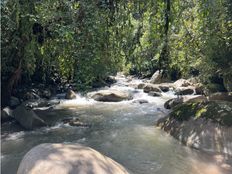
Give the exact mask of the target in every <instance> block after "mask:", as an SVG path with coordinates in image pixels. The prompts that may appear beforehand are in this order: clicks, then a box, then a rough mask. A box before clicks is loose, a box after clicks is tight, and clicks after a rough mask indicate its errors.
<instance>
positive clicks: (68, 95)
mask: <svg viewBox="0 0 232 174" xmlns="http://www.w3.org/2000/svg"><path fill="white" fill-rule="evenodd" d="M75 98H77V96H76V93H75V92H74V91H73V90H71V89H68V91H67V93H66V95H65V99H69V100H71V99H75Z"/></svg>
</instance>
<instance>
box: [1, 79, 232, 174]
mask: <svg viewBox="0 0 232 174" xmlns="http://www.w3.org/2000/svg"><path fill="white" fill-rule="evenodd" d="M117 80H118V81H117V83H116V84H114V85H113V86H112V87H111V88H115V89H118V90H123V91H128V92H130V93H132V94H133V96H134V99H133V100H131V101H123V102H118V103H111V102H105V103H104V102H96V101H93V100H91V99H87V98H86V97H80V98H78V99H75V100H69V101H68V100H61V103H60V104H59V105H57V106H56V107H55V108H54V109H52V110H49V111H41V112H40V115H41V114H42V116H43V117H47V118H50V119H49V120H50V123H51V124H52V125H53V126H51V127H49V128H40V129H37V130H34V131H24V130H22V129H21V128H20V127H19V126H18V125H17V123H15V122H11V123H7V124H3V125H2V132H1V138H2V142H1V145H2V146H1V147H2V149H1V151H2V153H1V171H2V174H14V173H16V171H17V168H18V165H19V162H20V160H21V159H22V157H23V155H25V153H26V152H27V151H29V150H30V149H31V148H32V147H34V146H36V145H38V144H41V143H80V144H83V145H86V146H90V147H92V148H94V149H96V150H98V151H100V152H101V153H103V154H105V155H107V156H109V157H111V158H112V159H114V160H116V161H117V162H119V163H120V164H122V165H123V166H124V167H126V168H127V169H128V170H129V171H130V172H131V173H133V174H229V173H230V174H231V173H232V170H231V168H230V166H229V164H224V162H223V161H220V156H219V157H217V156H213V155H210V154H206V153H202V152H199V151H197V150H193V149H190V148H188V147H185V146H183V145H181V144H180V143H179V142H178V141H176V140H175V139H174V138H172V137H171V136H169V135H168V134H166V133H165V132H163V131H162V130H160V129H158V128H156V127H155V126H154V125H155V123H156V121H157V120H158V119H159V118H161V117H164V116H165V115H166V114H167V113H168V110H165V109H164V108H163V104H164V102H165V101H166V100H168V99H169V98H172V97H173V94H172V92H169V93H166V94H164V96H163V97H150V96H148V95H147V94H145V93H143V92H142V90H138V89H134V88H133V87H130V86H132V85H133V84H136V83H139V82H140V81H139V80H132V81H131V82H128V79H126V78H124V77H123V76H118V77H117ZM137 99H145V100H147V101H148V102H149V103H144V104H139V103H133V101H135V100H137ZM40 109H41V110H42V109H44V108H40ZM67 117H69V118H70V117H74V118H79V119H80V120H81V121H82V122H85V123H88V124H90V125H91V126H90V127H72V126H69V125H68V124H64V123H62V121H61V120H62V119H64V118H67Z"/></svg>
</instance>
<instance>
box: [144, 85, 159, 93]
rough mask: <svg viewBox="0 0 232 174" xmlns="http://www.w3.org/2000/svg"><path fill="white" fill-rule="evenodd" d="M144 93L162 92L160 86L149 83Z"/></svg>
mask: <svg viewBox="0 0 232 174" xmlns="http://www.w3.org/2000/svg"><path fill="white" fill-rule="evenodd" d="M143 91H144V92H145V93H149V92H162V91H161V89H160V88H159V86H157V85H154V84H150V83H147V84H146V85H145V86H144V88H143Z"/></svg>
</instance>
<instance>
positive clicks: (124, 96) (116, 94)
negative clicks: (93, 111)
mask: <svg viewBox="0 0 232 174" xmlns="http://www.w3.org/2000/svg"><path fill="white" fill-rule="evenodd" d="M88 96H89V97H91V98H93V99H94V100H96V101H103V102H120V101H122V100H131V99H132V98H133V97H132V96H131V94H129V93H128V92H124V91H118V90H100V91H97V92H91V93H89V94H88Z"/></svg>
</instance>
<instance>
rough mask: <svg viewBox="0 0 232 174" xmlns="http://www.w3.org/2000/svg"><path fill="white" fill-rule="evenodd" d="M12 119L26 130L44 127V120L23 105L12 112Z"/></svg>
mask: <svg viewBox="0 0 232 174" xmlns="http://www.w3.org/2000/svg"><path fill="white" fill-rule="evenodd" d="M13 117H14V118H15V119H16V120H17V122H18V123H19V124H20V125H21V126H22V127H24V128H25V129H28V130H32V129H34V128H38V127H42V126H46V123H45V122H44V120H42V119H41V118H40V117H38V116H37V115H36V114H35V112H34V111H33V110H31V109H29V108H27V107H25V105H23V104H21V105H20V106H18V107H17V108H16V109H15V110H13Z"/></svg>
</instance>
